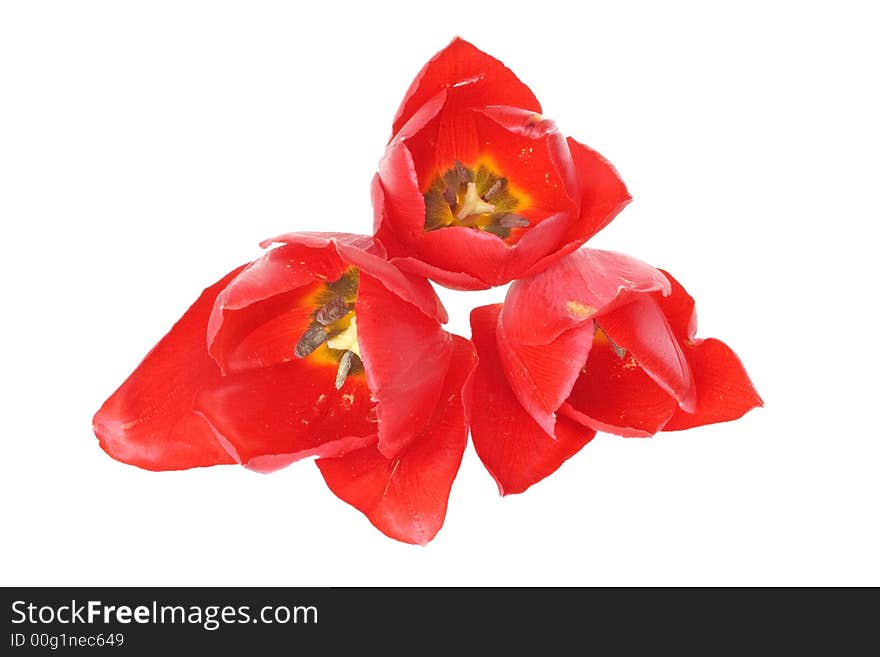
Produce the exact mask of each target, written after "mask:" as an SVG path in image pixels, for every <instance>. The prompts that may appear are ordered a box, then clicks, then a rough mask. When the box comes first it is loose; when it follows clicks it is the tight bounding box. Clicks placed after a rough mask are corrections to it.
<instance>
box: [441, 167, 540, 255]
mask: <svg viewBox="0 0 880 657" xmlns="http://www.w3.org/2000/svg"><path fill="white" fill-rule="evenodd" d="M493 169H494V167H491V166H490V165H487V164H486V163H479V164H478V165H476V166H475V167H474V168H468V167H466V166H465V165H463V164H462V163H461V162H459V161H458V160H456V161H455V166H454V167H453V168H451V169H448V170H447V171H446V172H445V173H443V174H442V175H439V176H438V177H437V178H436V179H435V180H434V182H433V183H431V186H430V188H429V189H428V191H427V192H426V193H425V231H432V230H439V229H441V228H448V227H450V226H463V227H466V228H474V229H476V230H482V231H485V232H487V233H491V234H493V235H496V236H497V237H500V238H501V239H502V240H504V241H508V240H509V239H510V238H511V237H512V236H515V235H516V231H517V230H518V229H519V230H520V231H521V230H522V229H524V228H527V227H528V225H529V221H528V220H527V219H526V218H525V217H523V216H522V215H521V214H517V213H515V212H514V210H516V209H517V208H520V207H521V206H522V205H523V204H522V196H523V195H522V194H519V193H517V192H515V191H514V190H513V189H511V185H510V182H509V181H508V180H507V178H505V177H503V176H500V175H498V174H497V173H495V171H494V170H493Z"/></svg>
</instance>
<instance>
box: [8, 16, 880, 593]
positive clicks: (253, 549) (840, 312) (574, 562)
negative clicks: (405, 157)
mask: <svg viewBox="0 0 880 657" xmlns="http://www.w3.org/2000/svg"><path fill="white" fill-rule="evenodd" d="M868 6H869V3H856V2H836V3H833V4H832V3H825V7H824V8H823V7H822V5H820V4H819V3H816V4H813V3H794V2H792V3H783V2H754V3H752V2H740V3H736V4H734V5H730V9H729V10H722V9H719V8H717V7H712V8H710V6H709V4H707V3H699V2H693V3H682V2H673V3H648V2H645V3H629V2H620V3H618V2H615V3H609V2H599V3H592V2H581V3H572V2H551V1H549V0H543V1H542V2H539V3H535V2H526V3H515V2H509V1H508V2H503V3H502V2H488V3H474V2H462V3H458V2H453V1H451V0H450V1H447V2H444V3H441V4H440V5H438V4H436V3H434V4H418V3H412V2H408V3H399V4H392V3H386V2H369V3H357V4H355V3H351V4H350V5H347V4H345V3H268V2H267V3H259V2H241V3H227V2H205V3H195V2H178V1H175V2H155V1H154V2H125V3H122V2H77V3H69V2H57V3H50V2H7V3H3V4H2V5H0V230H2V238H0V255H2V258H0V267H2V286H3V287H2V300H3V311H2V316H3V319H2V322H0V348H2V361H0V362H2V366H0V368H2V369H0V372H2V378H0V385H2V425H0V426H2V448H3V454H2V459H0V469H2V470H0V493H2V501H0V504H2V518H0V521H2V526H3V534H4V538H3V540H2V542H0V551H2V559H0V582H2V584H4V585H61V584H69V585H76V584H88V585H319V586H323V585H395V584H401V585H410V584H411V585H430V584H439V585H446V584H459V585H514V584H516V585H542V584H546V585H604V584H620V585H628V584H696V585H702V584H768V585H782V584H873V585H878V584H880V567H878V562H877V557H876V555H877V554H878V552H880V540H878V538H880V530H878V523H877V503H878V500H880V486H878V477H877V472H878V457H880V435H878V428H877V410H878V401H877V392H878V386H877V373H876V368H877V367H878V365H880V362H878V361H880V359H878V348H877V342H878V340H877V333H878V330H880V327H878V312H877V303H876V299H875V297H876V291H875V290H876V287H877V279H878V277H877V266H876V264H875V263H876V248H877V233H876V228H877V225H878V220H880V210H878V208H880V203H878V196H877V189H878V174H880V167H878V155H877V154H878V152H880V138H878V136H880V135H878V122H877V116H880V104H878V97H877V93H878V92H877V79H876V62H877V61H880V49H878V45H877V40H876V34H875V27H874V26H875V25H876V21H874V20H872V17H871V16H869V15H868V11H867V9H866V8H867V7H868ZM455 34H461V35H462V36H463V37H465V38H467V39H469V40H470V41H472V42H474V43H475V44H476V45H477V46H478V47H480V48H482V49H484V50H486V51H488V52H489V53H491V54H493V55H495V56H496V57H498V58H500V59H502V60H503V61H504V62H505V63H506V64H508V65H509V66H510V67H511V68H512V69H513V70H514V71H515V72H516V73H517V74H518V75H519V76H520V78H521V79H523V80H524V81H525V82H526V83H527V84H529V85H530V86H531V87H532V89H533V90H534V92H535V93H536V95H537V96H538V98H539V99H540V100H541V102H542V104H543V106H544V109H545V114H546V115H548V116H550V117H551V118H554V119H555V120H556V121H557V122H558V124H559V125H560V127H561V128H562V129H563V130H564V131H565V132H567V133H568V134H571V135H572V136H575V137H576V138H577V139H579V140H581V141H583V142H585V143H587V144H589V145H591V146H593V147H594V148H596V149H598V150H600V151H601V152H602V153H603V154H605V155H606V156H607V157H608V158H609V159H610V160H611V161H612V162H613V163H614V164H615V165H616V166H617V167H618V169H619V170H620V172H621V174H622V175H623V177H624V179H625V180H626V182H627V183H628V185H629V188H630V191H631V192H632V194H633V196H634V198H635V200H634V202H633V203H632V204H631V205H630V206H629V207H628V208H627V209H626V210H625V211H624V212H623V213H622V214H621V215H620V216H619V217H618V218H617V220H616V221H615V222H614V223H613V224H612V225H611V226H610V227H609V228H608V229H606V230H605V231H603V233H601V234H600V235H599V236H598V237H596V238H595V239H594V240H593V241H592V244H593V245H594V246H599V247H602V248H611V249H618V250H622V251H626V252H628V253H631V254H633V255H636V256H638V257H640V258H643V259H645V260H648V261H649V262H651V263H653V264H655V265H657V266H661V267H664V268H667V269H669V270H670V271H671V272H673V273H674V274H675V275H676V276H677V277H678V278H679V279H680V280H681V281H682V282H683V283H684V284H685V285H686V286H687V287H688V289H689V290H690V291H691V292H692V293H693V295H694V296H695V297H696V299H697V308H698V312H699V315H700V322H701V323H700V326H701V331H700V335H702V336H703V337H709V336H714V337H719V338H722V339H724V340H725V341H727V342H728V343H729V344H730V345H731V346H732V347H733V348H734V349H735V350H736V351H737V352H738V353H739V354H740V356H741V357H742V359H743V361H744V362H745V364H746V367H747V369H748V371H749V373H750V374H751V376H752V378H753V380H754V381H755V384H756V386H757V388H758V390H759V392H760V393H761V394H762V396H763V397H764V400H765V402H766V407H765V408H763V409H758V410H756V411H753V412H752V413H750V414H749V415H748V416H746V417H745V418H744V419H742V420H741V421H738V422H734V423H730V424H726V425H719V426H713V427H706V428H702V429H697V430H693V431H688V432H686V433H670V434H665V435H661V436H659V437H657V438H654V439H649V440H635V439H629V440H627V439H621V438H615V437H611V436H605V435H600V436H599V437H598V438H597V439H596V440H595V441H593V443H591V444H590V445H588V446H587V447H586V448H585V449H584V450H583V451H582V452H581V453H580V454H578V455H577V456H575V457H574V458H573V459H571V460H570V461H569V462H567V463H566V464H565V465H563V466H562V468H561V469H560V470H559V471H558V472H557V473H556V474H554V475H553V476H551V477H550V478H549V479H547V480H545V481H544V482H542V483H540V484H538V485H536V486H535V487H534V488H533V489H531V490H530V491H528V492H526V493H525V494H523V495H517V496H512V497H509V498H504V499H502V498H500V497H498V495H497V492H496V488H495V485H494V483H493V482H492V480H491V478H490V477H489V475H488V474H486V473H485V471H484V470H483V469H482V466H481V464H480V463H479V461H478V460H477V458H476V454H475V453H474V452H473V449H472V448H470V447H469V448H468V451H467V452H466V454H465V458H464V464H463V466H462V469H461V472H460V474H459V477H458V479H457V480H456V483H455V485H454V487H453V490H452V496H451V501H450V505H449V513H448V516H447V521H446V525H445V527H444V529H443V530H442V531H441V532H440V534H439V535H438V537H437V538H436V539H435V541H434V542H433V543H431V544H429V545H428V546H427V547H425V548H421V547H412V546H407V545H403V544H400V543H397V542H395V541H392V540H390V539H388V538H386V537H384V536H383V535H382V534H380V533H379V532H378V531H376V530H375V529H374V528H373V527H372V526H371V525H370V524H369V523H368V522H367V521H366V519H365V518H364V517H363V516H361V514H360V513H359V512H357V511H356V510H354V509H353V508H351V507H349V506H347V505H345V504H344V503H342V502H341V501H339V500H337V499H336V498H335V497H334V496H333V495H332V494H331V493H330V492H329V490H327V488H326V487H325V486H324V483H323V481H322V479H321V477H320V475H319V473H318V471H317V468H315V466H314V465H313V464H312V463H311V462H299V463H297V464H294V465H293V466H292V467H290V468H288V469H286V470H283V471H281V472H278V473H275V474H272V475H269V476H264V475H258V474H255V473H252V472H249V471H246V470H244V469H242V468H239V467H234V466H230V467H215V468H207V469H200V470H194V471H188V472H177V473H150V472H146V471H142V470H139V469H136V468H133V467H130V466H126V465H122V464H120V463H117V462H116V461H113V460H112V459H110V458H109V457H107V456H106V455H105V454H104V453H103V452H102V451H101V450H100V449H99V448H98V444H97V440H96V439H95V438H94V436H93V434H92V432H91V417H92V415H93V413H94V412H95V411H96V410H97V408H98V407H99V406H100V404H101V403H102V402H103V401H104V399H105V398H106V397H107V396H108V395H109V394H110V393H111V392H112V391H113V390H114V389H115V388H116V387H117V386H118V385H119V384H120V383H121V382H122V381H123V380H124V378H125V377H126V376H127V375H128V374H129V373H130V371H131V370H132V369H133V368H134V367H135V365H137V363H138V362H139V361H140V359H141V358H142V357H143V355H144V354H145V353H146V352H147V350H148V349H149V348H150V347H151V346H152V345H153V344H154V343H155V342H156V341H157V340H158V339H159V338H160V337H161V336H162V335H163V334H164V333H165V332H166V331H167V330H168V329H169V328H170V326H171V325H172V323H173V322H174V321H175V320H176V319H177V318H178V317H179V316H180V314H181V313H182V312H183V311H184V310H185V309H186V308H187V306H188V305H189V304H190V303H191V302H192V301H193V300H194V299H195V298H196V296H197V295H198V293H199V292H200V291H201V290H202V288H203V287H205V286H206V285H208V284H210V283H212V282H213V281H214V280H216V279H217V278H219V277H220V276H221V275H222V274H224V273H225V272H226V271H228V270H229V269H231V268H232V267H233V266H235V265H237V264H239V263H241V262H245V261H247V260H250V259H253V258H254V257H256V256H257V255H258V254H259V249H258V247H257V242H259V241H260V240H261V239H263V238H265V237H268V236H270V235H274V234H277V233H280V232H284V231H289V230H341V231H353V232H369V231H370V230H371V211H370V202H369V182H370V177H371V175H372V173H373V171H374V170H375V166H376V163H377V161H378V159H379V157H380V155H381V153H382V149H383V146H384V144H385V141H386V139H387V138H388V135H389V132H390V125H391V119H392V116H393V114H394V111H395V109H396V107H397V104H398V102H399V101H400V99H401V97H402V95H403V93H404V91H405V90H406V88H407V86H408V84H409V82H410V80H411V79H412V77H413V76H414V75H415V73H416V72H417V71H418V70H419V68H420V67H421V66H422V64H423V63H424V62H425V61H426V60H427V59H428V58H429V57H430V56H431V55H432V54H433V53H434V52H435V51H437V50H439V49H440V48H442V47H443V46H444V45H446V43H447V42H448V41H449V40H450V39H451V38H452V37H453V36H454V35H455ZM440 293H441V296H442V298H443V299H444V302H446V304H447V307H448V310H449V312H450V315H451V317H452V319H451V322H450V325H449V326H450V329H451V330H453V331H455V332H457V333H460V334H462V335H465V336H468V335H469V328H468V311H469V309H470V308H471V307H473V306H475V305H480V304H483V303H490V302H495V301H499V300H501V299H502V298H503V293H504V290H503V289H496V290H491V291H488V292H481V293H469V294H468V293H458V292H448V291H441V292H440Z"/></svg>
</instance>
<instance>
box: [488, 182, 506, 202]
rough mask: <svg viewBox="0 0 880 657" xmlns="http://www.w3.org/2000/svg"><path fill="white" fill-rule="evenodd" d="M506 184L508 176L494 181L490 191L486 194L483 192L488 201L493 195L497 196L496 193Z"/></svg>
mask: <svg viewBox="0 0 880 657" xmlns="http://www.w3.org/2000/svg"><path fill="white" fill-rule="evenodd" d="M506 184H507V178H499V179H498V180H496V181H495V182H494V183H492V186H491V187H490V188H489V191H488V192H486V193H485V194H483V199H484V200H486V201H488V200H489V199H491V198H492V197H493V196H495V194H497V193H498V192H500V191H501V188H502V187H504V186H505V185H506Z"/></svg>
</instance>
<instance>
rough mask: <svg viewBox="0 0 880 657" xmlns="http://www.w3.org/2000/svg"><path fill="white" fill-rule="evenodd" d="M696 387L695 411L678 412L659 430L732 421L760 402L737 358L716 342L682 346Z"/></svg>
mask: <svg viewBox="0 0 880 657" xmlns="http://www.w3.org/2000/svg"><path fill="white" fill-rule="evenodd" d="M684 350H685V354H686V355H687V357H688V361H689V362H690V365H691V369H692V370H693V373H694V379H695V381H696V384H697V406H696V411H695V412H694V413H693V414H691V413H685V412H684V411H682V410H679V411H678V412H676V413H675V415H673V416H672V419H671V420H670V421H669V422H668V423H667V424H666V426H665V427H664V428H663V429H664V431H678V430H681V429H690V428H692V427H698V426H702V425H704V424H712V423H715V422H728V421H730V420H736V419H737V418H739V417H742V416H743V415H745V414H746V413H747V412H748V411H750V410H751V409H753V408H755V407H757V406H763V405H764V402H763V401H762V400H761V397H760V396H758V393H757V391H756V390H755V387H754V386H753V385H752V382H751V381H750V380H749V375H748V374H746V370H745V368H744V367H743V364H742V363H741V362H740V360H739V358H738V357H737V355H736V354H735V353H734V352H733V351H732V350H731V349H730V347H728V346H727V345H726V344H724V343H723V342H721V341H720V340H715V339H713V338H709V339H707V340H698V341H696V342H692V343H686V344H685V345H684Z"/></svg>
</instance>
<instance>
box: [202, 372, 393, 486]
mask: <svg viewBox="0 0 880 657" xmlns="http://www.w3.org/2000/svg"><path fill="white" fill-rule="evenodd" d="M335 380H336V368H335V367H332V366H329V365H326V364H316V363H312V362H309V361H303V360H295V361H292V362H290V363H287V364H284V365H276V366H275V367H265V368H261V369H256V370H248V371H246V372H242V373H240V374H231V375H228V376H225V377H223V378H222V379H221V380H220V381H217V382H215V384H214V385H212V386H210V387H206V388H205V389H203V390H202V391H201V393H200V394H199V395H198V397H197V398H196V400H195V408H196V410H197V411H198V412H199V413H201V414H202V415H203V416H204V417H205V418H206V419H207V420H208V421H209V422H210V424H211V425H212V426H213V427H214V429H215V430H216V433H217V437H218V439H219V440H220V441H222V443H223V444H224V446H225V447H226V448H227V450H228V451H229V453H230V454H233V455H234V456H235V458H236V460H237V461H238V462H240V463H242V464H243V465H246V466H248V467H250V468H252V469H254V470H258V471H260V472H268V471H271V470H276V469H278V468H280V467H284V466H286V465H288V464H290V463H292V462H293V461H296V460H298V459H301V458H305V457H307V456H338V455H340V454H344V453H345V452H348V451H351V450H353V449H359V448H361V447H363V446H365V445H368V444H370V443H373V442H375V441H376V431H377V421H376V414H375V408H374V403H373V401H372V399H371V398H370V389H369V388H368V387H367V383H366V380H365V379H364V377H363V376H362V375H351V376H349V377H348V378H347V379H346V380H345V383H344V385H343V386H342V388H341V389H339V390H337V389H336V387H335Z"/></svg>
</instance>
